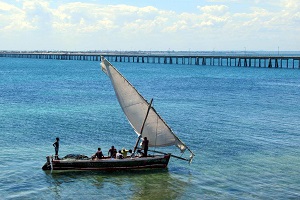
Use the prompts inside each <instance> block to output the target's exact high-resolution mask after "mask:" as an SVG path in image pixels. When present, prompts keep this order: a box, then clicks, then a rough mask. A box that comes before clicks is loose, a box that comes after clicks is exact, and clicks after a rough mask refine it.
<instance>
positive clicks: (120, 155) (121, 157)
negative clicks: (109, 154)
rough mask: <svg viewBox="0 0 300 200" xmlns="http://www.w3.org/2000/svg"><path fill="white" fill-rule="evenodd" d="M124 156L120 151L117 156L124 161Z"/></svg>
mask: <svg viewBox="0 0 300 200" xmlns="http://www.w3.org/2000/svg"><path fill="white" fill-rule="evenodd" d="M123 158H124V157H123V155H122V153H121V150H119V152H118V153H117V154H116V159H123Z"/></svg>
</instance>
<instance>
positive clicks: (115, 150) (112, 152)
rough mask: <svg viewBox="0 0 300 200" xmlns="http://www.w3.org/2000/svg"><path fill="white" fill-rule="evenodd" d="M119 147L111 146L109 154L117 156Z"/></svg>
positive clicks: (112, 156) (113, 156)
mask: <svg viewBox="0 0 300 200" xmlns="http://www.w3.org/2000/svg"><path fill="white" fill-rule="evenodd" d="M116 154H117V149H115V147H114V146H111V148H110V150H109V151H108V156H109V157H111V158H116Z"/></svg>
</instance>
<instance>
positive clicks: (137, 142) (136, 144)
mask: <svg viewBox="0 0 300 200" xmlns="http://www.w3.org/2000/svg"><path fill="white" fill-rule="evenodd" d="M152 101H153V99H151V101H150V103H149V105H148V109H147V113H146V116H145V119H144V121H143V125H142V128H141V132H140V135H139V137H138V139H137V141H136V143H135V146H134V150H133V153H134V154H135V151H136V148H137V146H138V144H139V142H140V139H141V137H142V134H143V130H144V126H145V123H146V120H147V117H148V114H149V111H150V108H151V105H152Z"/></svg>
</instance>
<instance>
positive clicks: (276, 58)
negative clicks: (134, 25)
mask: <svg viewBox="0 0 300 200" xmlns="http://www.w3.org/2000/svg"><path fill="white" fill-rule="evenodd" d="M101 56H105V57H106V59H107V60H109V61H111V62H135V63H159V64H182V65H207V66H235V67H264V68H291V69H300V56H287V55H259V54H258V55H254V54H249V55H248V54H245V55H238V54H237V55H234V54H233V55H214V54H208V53H205V54H201V53H199V54H195V53H193V54H191V55H187V54H182V55H180V54H174V53H172V54H170V53H168V52H162V53H140V52H135V53H119V52H116V53H114V52H109V53H103V52H39V51H38V52H0V57H13V58H35V59H58V60H87V61H100V58H101Z"/></svg>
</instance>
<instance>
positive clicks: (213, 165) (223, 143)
mask: <svg viewBox="0 0 300 200" xmlns="http://www.w3.org/2000/svg"><path fill="white" fill-rule="evenodd" d="M113 64H114V65H115V66H116V67H117V68H118V70H119V71H120V72H121V73H123V75H124V76H125V77H126V78H127V79H128V80H129V81H130V82H131V83H132V84H133V85H134V86H135V87H136V88H137V89H138V90H139V91H140V92H141V94H142V95H144V97H145V98H146V99H148V100H149V99H151V98H154V107H155V108H156V110H157V111H158V112H159V113H160V115H161V116H162V117H163V118H164V119H165V121H166V122H167V123H168V124H169V125H170V126H171V128H172V129H173V130H174V132H175V133H176V134H177V135H178V136H179V137H180V138H181V139H182V140H183V141H184V142H185V143H186V144H187V145H188V146H189V147H190V148H191V149H192V150H193V151H194V153H195V154H196V157H195V159H194V160H193V162H192V164H190V165H189V164H188V163H187V162H184V161H181V160H176V159H174V158H172V159H171V161H170V163H169V167H168V169H167V170H155V171H144V172H118V173H99V172H62V173H49V172H45V171H42V169H41V167H42V165H43V164H44V163H45V157H46V156H47V155H53V154H54V148H53V146H52V143H53V142H54V140H55V137H60V139H61V143H60V145H61V147H60V155H61V156H64V155H66V154H69V153H81V154H85V155H88V156H90V155H92V154H93V153H94V152H95V151H96V150H97V148H98V147H101V148H102V150H103V151H104V152H105V153H106V152H107V150H108V149H109V147H110V146H111V145H115V146H116V147H117V148H118V149H120V148H122V147H126V148H128V149H129V148H132V147H133V145H134V144H135V140H136V134H135V133H134V132H133V131H132V129H131V127H130V126H129V124H128V122H127V121H126V119H125V116H124V114H123V113H122V110H121V108H120V107H119V105H118V103H117V100H116V97H115V94H114V91H113V88H112V86H111V83H110V81H109V79H108V77H107V76H106V75H105V74H104V73H103V72H102V71H101V70H100V66H99V63H98V62H95V61H62V60H38V59H21V58H0V145H1V154H0V172H1V173H0V196H1V197H0V198H1V199H84V198H85V199H143V200H145V199H151V200H154V199H155V200H156V199H162V200H165V199H300V156H299V155H300V132H299V130H300V114H299V113H300V70H298V69H294V70H293V69H265V68H243V67H242V68H241V67H218V66H193V65H163V64H141V63H140V64H138V63H113Z"/></svg>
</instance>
